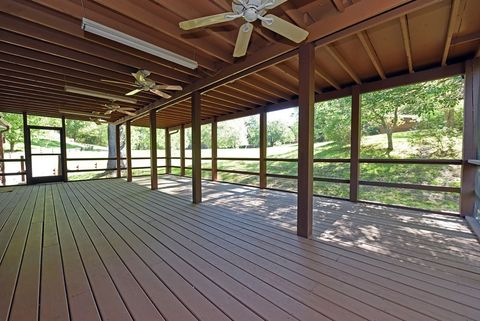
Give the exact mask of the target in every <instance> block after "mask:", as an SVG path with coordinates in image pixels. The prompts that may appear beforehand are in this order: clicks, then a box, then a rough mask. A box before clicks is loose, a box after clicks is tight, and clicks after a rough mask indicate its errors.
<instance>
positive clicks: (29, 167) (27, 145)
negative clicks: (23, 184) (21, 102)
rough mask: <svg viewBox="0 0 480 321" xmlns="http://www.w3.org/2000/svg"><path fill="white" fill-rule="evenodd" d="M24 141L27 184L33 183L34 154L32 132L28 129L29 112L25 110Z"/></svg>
mask: <svg viewBox="0 0 480 321" xmlns="http://www.w3.org/2000/svg"><path fill="white" fill-rule="evenodd" d="M23 143H24V151H25V165H26V174H27V184H31V183H32V154H31V149H30V133H29V131H28V114H27V113H26V112H23Z"/></svg>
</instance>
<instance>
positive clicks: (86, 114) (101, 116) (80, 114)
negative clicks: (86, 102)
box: [58, 109, 110, 119]
mask: <svg viewBox="0 0 480 321" xmlns="http://www.w3.org/2000/svg"><path fill="white" fill-rule="evenodd" d="M58 112H59V113H60V114H66V115H76V116H85V117H92V118H100V119H109V118H110V116H105V115H100V114H92V113H84V112H81V111H74V110H67V109H59V110H58Z"/></svg>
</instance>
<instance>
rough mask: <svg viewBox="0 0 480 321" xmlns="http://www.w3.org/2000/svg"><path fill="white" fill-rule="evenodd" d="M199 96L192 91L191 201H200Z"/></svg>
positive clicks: (195, 202)
mask: <svg viewBox="0 0 480 321" xmlns="http://www.w3.org/2000/svg"><path fill="white" fill-rule="evenodd" d="M200 111H201V96H200V92H198V91H195V92H194V93H192V196H193V203H194V204H199V203H201V202H202V159H201V158H202V155H201V146H200V144H201V128H200V126H201V119H200Z"/></svg>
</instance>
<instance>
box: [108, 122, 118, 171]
mask: <svg viewBox="0 0 480 321" xmlns="http://www.w3.org/2000/svg"><path fill="white" fill-rule="evenodd" d="M116 157H117V155H116V148H115V125H113V124H108V158H116ZM116 167H117V161H116V160H115V159H109V160H108V162H107V168H108V169H115V168H116Z"/></svg>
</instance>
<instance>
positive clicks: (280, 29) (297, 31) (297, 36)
mask: <svg viewBox="0 0 480 321" xmlns="http://www.w3.org/2000/svg"><path fill="white" fill-rule="evenodd" d="M264 18H265V20H262V26H264V27H265V28H267V29H270V30H272V31H273V32H276V33H278V34H279V35H282V36H284V37H285V38H287V39H290V40H291V41H293V42H296V43H300V42H302V41H303V40H305V39H306V38H307V36H308V31H306V30H304V29H302V28H300V27H297V26H296V25H294V24H293V23H290V22H288V21H286V20H283V19H281V18H279V17H277V16H275V15H273V14H267V15H266V16H264Z"/></svg>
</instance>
